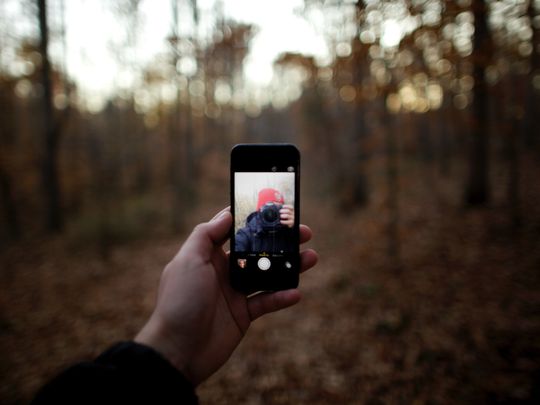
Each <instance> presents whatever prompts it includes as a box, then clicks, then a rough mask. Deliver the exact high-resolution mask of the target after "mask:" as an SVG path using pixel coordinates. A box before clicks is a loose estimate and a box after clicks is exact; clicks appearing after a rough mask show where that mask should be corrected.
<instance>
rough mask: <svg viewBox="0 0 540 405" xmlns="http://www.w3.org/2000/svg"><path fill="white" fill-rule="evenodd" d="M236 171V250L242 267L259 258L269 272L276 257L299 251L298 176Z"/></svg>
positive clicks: (258, 263) (290, 173)
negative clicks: (296, 226)
mask: <svg viewBox="0 0 540 405" xmlns="http://www.w3.org/2000/svg"><path fill="white" fill-rule="evenodd" d="M288 170H289V171H288V172H256V173H253V172H236V173H235V175H234V176H235V177H234V182H235V190H234V199H235V202H234V204H235V224H234V234H235V236H234V250H235V252H236V253H237V254H238V266H239V267H241V268H243V267H245V266H246V265H247V262H248V261H249V260H252V259H253V258H256V259H257V266H258V267H259V269H261V270H267V269H268V268H269V267H270V266H271V263H272V259H273V258H282V257H285V256H287V253H292V252H295V251H296V250H297V249H298V240H297V238H295V233H294V232H295V229H294V224H295V212H294V199H295V195H294V190H295V173H294V170H293V168H292V167H289V168H288Z"/></svg>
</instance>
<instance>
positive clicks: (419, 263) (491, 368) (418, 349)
mask: <svg viewBox="0 0 540 405" xmlns="http://www.w3.org/2000/svg"><path fill="white" fill-rule="evenodd" d="M525 173H526V172H525ZM531 173H532V174H531V175H530V177H531V178H530V179H529V180H528V181H526V182H524V186H523V190H524V191H523V192H524V194H523V199H522V205H521V212H522V216H523V221H522V224H521V226H520V227H517V228H516V227H514V226H513V225H512V221H510V220H509V219H508V218H509V215H508V208H507V207H506V206H504V204H498V205H497V204H492V205H491V206H490V207H489V208H485V209H477V210H464V209H461V208H460V207H459V204H458V203H457V202H455V201H457V198H454V203H452V202H451V201H452V199H451V198H446V196H444V195H441V193H433V190H431V191H430V185H429V182H428V184H424V185H423V186H417V185H415V181H416V180H415V179H417V177H415V176H410V180H408V183H406V182H405V180H402V181H401V183H400V190H401V191H400V195H399V196H400V203H399V227H398V239H399V246H398V247H399V251H397V250H395V251H394V257H393V258H392V257H389V254H388V235H387V233H388V232H387V226H386V224H387V222H388V221H387V218H388V215H387V213H386V210H385V204H384V196H383V195H382V194H381V196H378V195H374V197H373V199H372V203H371V204H370V206H369V207H368V208H366V209H364V210H361V211H358V212H357V213H355V214H349V215H339V214H337V213H336V212H335V210H334V209H333V207H332V206H331V205H329V204H325V203H324V202H321V203H320V204H317V205H316V204H310V205H306V206H305V208H304V212H303V219H304V221H305V222H306V223H308V224H309V225H310V226H311V227H312V228H313V230H314V235H315V237H314V240H313V241H312V242H310V244H309V245H310V247H313V248H315V249H316V250H317V251H318V252H319V254H320V262H319V264H318V265H317V266H316V267H315V268H314V269H313V270H311V271H309V272H307V273H305V274H304V275H303V277H302V279H301V290H302V293H303V299H302V301H301V302H300V304H298V305H297V306H295V307H294V308H291V309H288V310H286V311H282V312H279V313H274V314H270V315H268V316H266V317H263V318H261V319H259V320H257V321H256V322H254V324H253V325H252V327H251V329H250V331H249V333H248V334H247V336H246V338H245V339H244V340H243V342H242V343H241V345H240V346H239V347H238V349H237V350H236V351H235V353H234V354H233V356H232V358H231V359H230V361H229V362H228V363H227V364H226V365H225V366H224V367H223V368H222V369H221V370H220V371H218V372H217V373H216V374H215V375H213V376H212V377H211V378H210V379H209V380H208V381H206V382H205V383H203V384H202V385H201V386H200V387H199V389H198V394H199V397H200V399H201V403H203V404H205V403H206V404H230V403H242V404H260V403H269V404H291V403H294V404H302V403H305V404H308V403H309V404H327V403H340V404H341V403H343V404H351V403H364V404H365V403H368V404H383V403H385V404H386V403H390V404H400V403H415V404H423V403H430V404H446V403H540V392H539V389H540V388H539V387H540V339H539V336H540V209H539V207H538V205H539V204H538V201H540V185H539V184H537V183H538V181H537V180H536V179H535V178H534V176H533V174H534V173H535V171H532V172H531ZM437 181H438V183H437V184H439V186H438V188H437V190H439V191H440V190H443V191H444V190H446V188H445V186H444V185H441V183H440V180H437ZM448 190H449V191H448V192H449V193H450V194H451V195H454V194H455V193H454V191H452V190H451V186H449V187H448ZM443 191H441V192H443ZM500 193H501V194H500V195H502V193H503V191H500ZM450 194H449V195H450ZM495 197H497V196H495ZM443 201H444V202H443ZM214 208H215V209H216V210H217V208H218V207H211V208H210V207H205V208H204V209H201V210H200V212H198V213H195V214H194V215H193V218H192V221H193V224H195V223H197V222H199V221H202V220H203V219H205V218H206V217H208V216H210V215H212V214H211V212H212V210H214ZM181 240H183V237H175V238H172V237H166V238H165V237H163V238H159V239H154V240H152V241H147V242H132V243H130V244H126V245H123V246H118V247H116V248H114V250H113V251H112V253H111V256H110V258H109V259H108V260H107V261H103V260H101V259H100V258H99V257H97V255H96V254H95V251H94V250H92V249H83V250H80V251H74V250H73V249H71V248H70V245H69V244H68V243H67V242H66V240H65V239H55V240H50V239H49V240H44V241H42V243H35V242H33V243H32V244H31V245H30V246H25V245H24V244H20V245H17V246H13V247H11V248H9V249H8V250H7V251H5V252H4V253H3V254H2V255H1V256H0V267H1V269H2V270H1V271H0V311H1V312H0V358H1V363H0V381H1V382H0V384H1V386H0V403H2V404H16V403H27V402H28V401H29V399H30V398H31V397H32V395H33V394H34V392H35V391H36V390H37V389H38V388H39V387H40V386H41V385H42V384H43V383H44V382H45V381H47V379H49V378H50V377H51V376H53V375H54V374H56V373H57V372H58V371H59V370H61V369H62V368H63V367H65V366H66V365H68V364H70V363H73V362H75V361H79V360H82V359H88V358H91V357H93V356H95V355H97V354H98V353H100V352H101V351H103V350H104V349H106V348H107V347H108V346H109V345H110V344H111V343H113V342H115V341H119V340H126V339H130V338H132V337H133V336H134V335H135V333H136V332H137V331H138V329H139V328H140V327H141V326H142V325H143V324H144V322H145V320H146V319H147V317H148V316H149V314H150V312H151V310H152V307H153V304H154V300H155V294H156V287H157V283H158V280H159V276H160V273H161V270H162V268H163V267H164V266H165V264H166V263H167V262H168V261H169V260H170V259H171V258H172V257H173V255H174V254H175V253H176V251H177V249H178V248H179V246H180V243H181Z"/></svg>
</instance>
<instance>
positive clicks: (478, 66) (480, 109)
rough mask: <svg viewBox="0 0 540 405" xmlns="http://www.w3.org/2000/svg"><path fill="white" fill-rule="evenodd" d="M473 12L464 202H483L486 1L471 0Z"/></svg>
mask: <svg viewBox="0 0 540 405" xmlns="http://www.w3.org/2000/svg"><path fill="white" fill-rule="evenodd" d="M473 12H474V42H473V59H474V94H473V96H474V100H473V105H472V115H473V116H472V117H471V124H472V128H471V129H472V139H471V144H470V150H469V174H468V179H467V184H466V187H465V204H466V205H467V206H479V205H485V204H487V203H488V202H489V194H490V192H489V176H488V173H489V156H488V154H489V153H488V141H489V133H488V125H487V124H488V121H487V119H488V88H487V84H486V82H485V79H484V76H485V70H486V67H487V66H488V64H489V60H490V53H491V50H492V46H491V37H490V34H489V31H488V27H487V13H486V5H485V3H484V1H483V0H474V1H473Z"/></svg>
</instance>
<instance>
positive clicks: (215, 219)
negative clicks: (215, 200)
mask: <svg viewBox="0 0 540 405" xmlns="http://www.w3.org/2000/svg"><path fill="white" fill-rule="evenodd" d="M228 212H229V211H228V210H223V211H221V212H220V213H218V214H216V216H215V217H214V218H212V219H211V220H210V222H214V221H219V220H220V219H223V217H224V216H225V215H227V213H228Z"/></svg>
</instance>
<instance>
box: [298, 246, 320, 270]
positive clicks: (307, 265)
mask: <svg viewBox="0 0 540 405" xmlns="http://www.w3.org/2000/svg"><path fill="white" fill-rule="evenodd" d="M318 261H319V255H318V254H317V252H315V251H314V250H313V249H306V250H304V251H303V252H301V253H300V273H303V272H304V271H307V270H309V269H311V268H312V267H313V266H315V265H316V264H317V262H318Z"/></svg>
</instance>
